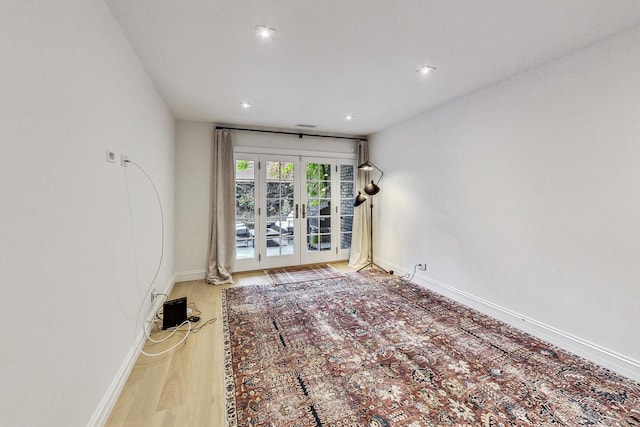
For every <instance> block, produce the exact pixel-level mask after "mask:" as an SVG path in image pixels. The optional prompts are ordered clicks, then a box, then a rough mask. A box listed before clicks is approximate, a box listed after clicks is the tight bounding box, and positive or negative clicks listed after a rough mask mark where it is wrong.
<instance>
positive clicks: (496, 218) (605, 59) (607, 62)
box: [370, 29, 640, 378]
mask: <svg viewBox="0 0 640 427" xmlns="http://www.w3.org/2000/svg"><path fill="white" fill-rule="evenodd" d="M446 72H447V71H446V70H444V69H443V70H439V71H438V73H446ZM434 84H437V82H434ZM639 124H640V29H636V30H634V31H632V32H628V33H626V34H623V35H620V36H618V37H615V38H612V39H609V40H606V41H604V42H601V43H600V44H598V45H595V46H592V47H590V48H588V49H586V50H584V51H581V52H578V53H576V54H574V55H572V56H570V57H566V58H563V59H560V60H557V61H555V62H553V63H549V64H547V65H545V66H543V67H541V68H538V69H535V70H531V71H529V72H527V73H525V74H522V75H519V76H516V77H514V78H512V79H510V80H507V81H504V82H502V83H500V84H497V85H494V86H492V87H489V88H486V89H484V90H482V91H479V92H477V93H474V94H471V95H469V96H467V97H464V98H461V99H458V100H455V101H453V102H450V103H448V104H446V105H443V106H441V107H440V108H437V109H435V110H432V111H428V112H426V113H424V114H422V115H419V116H417V117H414V118H412V119H410V120H408V121H406V122H404V123H401V124H398V125H396V126H393V127H391V128H390V129H387V130H385V131H383V132H380V133H378V134H376V135H373V136H372V138H371V139H370V140H371V158H372V161H374V162H375V163H377V164H378V165H379V166H380V167H381V168H382V169H383V170H384V182H383V183H382V189H383V190H382V192H381V193H380V196H381V201H380V202H379V203H378V204H377V207H378V212H377V214H378V215H379V218H378V221H377V222H376V224H377V225H378V227H377V230H376V239H377V243H376V247H375V248H376V257H377V259H378V260H379V261H380V262H382V263H386V265H389V266H396V268H398V267H399V268H402V269H404V270H411V269H412V268H413V265H414V264H417V263H420V262H426V263H427V264H428V271H427V272H425V273H423V274H419V275H418V277H419V279H422V281H423V282H424V283H427V284H428V285H430V286H431V285H432V286H434V288H438V286H436V285H438V284H440V285H443V286H441V287H440V290H446V289H447V288H448V289H450V290H452V291H453V292H452V293H451V294H452V295H453V296H456V295H458V296H461V295H468V296H471V297H475V301H476V302H477V301H478V298H479V299H480V300H485V301H490V302H491V303H493V304H495V305H497V306H499V307H501V308H503V309H506V310H511V311H512V312H514V313H512V314H515V315H522V316H523V317H525V318H527V319H528V320H533V321H537V322H540V324H541V325H543V326H544V325H547V326H549V327H550V328H549V329H550V330H551V329H553V328H555V330H556V332H558V333H560V334H561V335H564V336H565V337H569V338H570V340H571V339H572V338H571V337H573V338H576V339H577V340H578V341H580V342H581V343H583V344H585V345H586V346H587V347H588V346H589V345H590V343H592V344H595V350H594V351H595V353H598V352H600V353H602V352H605V353H607V351H609V350H610V351H611V352H612V353H613V359H616V358H618V357H619V358H621V359H624V360H622V361H621V360H618V361H619V362H621V364H622V365H625V363H626V362H629V363H628V364H626V365H625V367H626V368H631V369H636V370H635V375H637V377H638V378H640V369H638V368H640V365H639V364H638V361H639V360H640V334H638V333H637V331H636V330H635V329H636V327H637V325H640V310H638V301H639V300H640V287H639V286H638V283H639V282H638V281H639V278H640V262H638V254H639V253H640V191H639V190H638V183H640V167H639V165H640V141H639V137H640V125H639ZM399 147H401V149H399ZM470 300H474V298H471V299H470ZM480 305H481V304H480ZM507 317H508V316H507ZM516 317H517V316H516ZM609 355H611V354H609ZM591 356H593V357H592V358H594V357H598V356H597V354H596V355H595V356H594V355H591ZM612 363H616V361H615V360H613V362H612ZM610 367H611V366H610ZM622 371H624V369H622ZM626 373H627V374H631V375H633V374H634V373H633V372H631V373H629V372H626Z"/></svg>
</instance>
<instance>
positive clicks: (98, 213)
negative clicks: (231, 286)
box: [0, 0, 174, 426]
mask: <svg viewBox="0 0 640 427" xmlns="http://www.w3.org/2000/svg"><path fill="white" fill-rule="evenodd" d="M0 8H1V9H2V12H1V13H0V64H2V66H0V87H1V90H0V93H2V96H0V140H1V143H0V196H1V198H0V200H1V202H0V218H1V221H0V247H1V253H2V255H1V256H0V277H1V279H0V280H1V282H2V285H1V287H0V300H1V301H2V305H3V308H2V310H0V322H1V323H2V325H3V334H2V339H1V340H0V342H1V344H0V345H1V346H2V349H1V351H0V359H1V360H0V414H1V415H0V417H1V420H0V424H2V425H7V426H9V425H10V426H81V425H87V423H89V421H90V419H91V418H92V416H93V414H94V413H95V411H96V408H98V407H99V406H100V405H101V404H103V403H104V399H103V398H104V397H105V396H106V395H108V394H109V391H110V390H111V389H110V387H111V386H112V385H113V384H112V382H113V381H114V379H116V378H117V376H118V375H119V373H120V374H121V373H122V371H121V368H122V367H123V361H125V360H126V358H127V357H128V356H130V350H131V349H132V346H133V343H134V339H135V337H136V335H137V334H139V332H140V330H141V321H142V318H143V315H144V310H146V308H147V306H148V304H149V303H148V299H149V297H148V295H147V293H146V288H147V287H148V285H149V283H150V281H151V279H152V277H153V273H154V272H155V268H156V265H157V262H158V259H159V255H160V248H161V247H160V213H159V210H158V206H157V203H156V201H155V196H154V193H153V190H152V188H151V187H150V184H149V183H148V182H147V181H146V178H145V177H144V175H142V173H141V172H140V171H139V170H137V169H135V168H134V167H133V166H130V167H129V168H128V169H126V170H125V168H122V167H120V166H119V165H117V164H112V163H107V162H106V160H105V159H106V149H107V147H111V148H112V149H113V150H115V151H116V152H118V153H125V154H127V155H128V156H129V157H130V158H131V159H132V160H134V161H136V162H137V163H139V164H141V165H142V166H143V167H144V168H145V169H146V170H147V171H148V173H149V174H150V175H151V176H152V177H153V179H154V180H155V183H156V185H157V186H158V189H159V192H160V196H161V199H162V202H163V204H164V215H165V225H166V230H165V237H166V239H165V245H164V263H163V265H162V268H161V270H160V274H159V276H158V280H157V282H156V287H157V288H158V289H160V290H162V289H166V288H167V287H168V286H169V285H170V283H171V280H172V275H173V271H174V266H173V245H174V244H173V223H174V215H173V205H174V200H173V194H174V187H173V186H174V120H173V117H172V115H171V114H170V112H169V111H168V109H167V108H166V106H165V104H164V102H163V101H162V99H161V98H160V97H159V95H158V93H157V92H156V90H155V88H154V86H153V84H152V83H151V81H150V79H149V78H148V76H147V74H146V73H145V71H144V70H143V68H142V66H141V65H140V63H139V62H138V60H137V58H136V56H135V54H134V53H133V51H132V49H131V48H130V47H129V44H128V42H127V41H126V39H125V38H124V36H123V35H122V33H121V31H120V29H119V27H118V26H117V24H116V22H115V20H114V18H113V17H112V15H111V13H110V11H109V9H108V8H107V6H106V5H105V3H104V2H103V1H102V0H60V1H55V2H51V1H41V0H4V1H2V5H1V6H0ZM127 188H128V189H129V191H127ZM134 354H135V353H134ZM124 379H126V378H124ZM111 391H112V390H111ZM103 409H104V408H103ZM102 415H104V414H102Z"/></svg>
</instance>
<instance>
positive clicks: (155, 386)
mask: <svg viewBox="0 0 640 427" xmlns="http://www.w3.org/2000/svg"><path fill="white" fill-rule="evenodd" d="M331 265H332V267H334V268H335V269H337V270H340V271H352V270H351V269H349V267H347V265H346V263H335V264H331ZM234 280H235V281H236V283H235V284H234V285H223V286H211V285H208V284H206V283H205V282H204V281H203V280H196V281H191V282H181V283H176V284H175V285H174V287H173V290H172V291H171V295H170V296H169V299H173V298H177V297H182V296H186V297H187V302H189V303H192V302H193V303H195V305H196V307H197V308H198V309H199V310H200V311H201V312H202V313H201V314H200V317H201V320H200V322H199V324H203V323H204V322H206V321H207V320H209V319H211V318H216V319H217V320H216V321H215V323H213V324H210V325H206V326H204V327H203V328H202V329H201V330H200V331H199V332H197V333H192V334H190V335H189V337H188V338H187V340H186V342H185V343H183V344H181V345H180V346H179V347H178V348H176V349H175V350H173V351H171V352H169V353H167V354H165V355H162V356H158V357H148V356H144V355H141V356H140V357H138V360H137V361H136V364H135V366H134V368H133V370H132V372H131V375H130V376H129V379H128V380H127V383H126V384H125V386H124V389H123V391H122V394H121V395H120V397H119V399H118V401H117V402H116V405H115V406H114V408H113V410H112V412H111V415H110V417H109V420H108V421H107V424H106V425H107V426H114V427H115V426H118V427H120V426H131V427H133V426H154V427H155V426H180V427H183V426H198V427H200V426H211V427H222V426H224V425H225V416H224V414H225V394H224V351H223V344H222V343H223V337H222V318H221V312H220V291H221V290H222V289H225V288H229V287H231V286H243V285H254V284H260V283H263V284H266V283H270V282H269V279H268V277H267V276H266V275H265V274H264V272H262V271H256V272H248V273H236V274H234ZM164 333H166V332H161V333H159V334H158V335H157V336H156V335H153V336H154V337H155V338H156V339H159V338H161V337H162V334H164ZM174 339H175V340H174ZM179 339H180V337H178V336H177V334H176V336H174V337H172V339H171V340H168V341H166V342H165V343H162V344H153V345H150V344H152V343H148V344H147V345H146V346H145V351H147V352H160V351H162V350H164V349H166V348H169V347H171V345H173V344H174V343H176V342H178V341H179Z"/></svg>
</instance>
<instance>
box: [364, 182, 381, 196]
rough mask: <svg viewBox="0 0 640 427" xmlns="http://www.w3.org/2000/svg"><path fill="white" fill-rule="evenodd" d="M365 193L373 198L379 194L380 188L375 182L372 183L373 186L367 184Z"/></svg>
mask: <svg viewBox="0 0 640 427" xmlns="http://www.w3.org/2000/svg"><path fill="white" fill-rule="evenodd" d="M364 192H365V193H367V194H368V195H370V196H373V195H374V194H378V193H379V192H380V187H378V186H377V185H376V184H375V183H374V182H373V181H371V184H367V185H365V186H364Z"/></svg>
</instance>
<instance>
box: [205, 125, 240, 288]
mask: <svg viewBox="0 0 640 427" xmlns="http://www.w3.org/2000/svg"><path fill="white" fill-rule="evenodd" d="M212 155H213V156H212V166H211V212H210V218H211V219H210V227H209V228H210V231H211V237H210V241H209V257H208V260H209V262H208V265H207V278H206V280H207V283H210V284H212V285H221V284H223V283H233V277H231V269H232V268H233V263H234V261H235V244H236V242H235V239H236V235H235V216H236V200H235V164H234V161H233V144H232V143H231V133H230V132H229V131H228V130H222V129H216V130H215V131H214V133H213V150H212Z"/></svg>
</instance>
